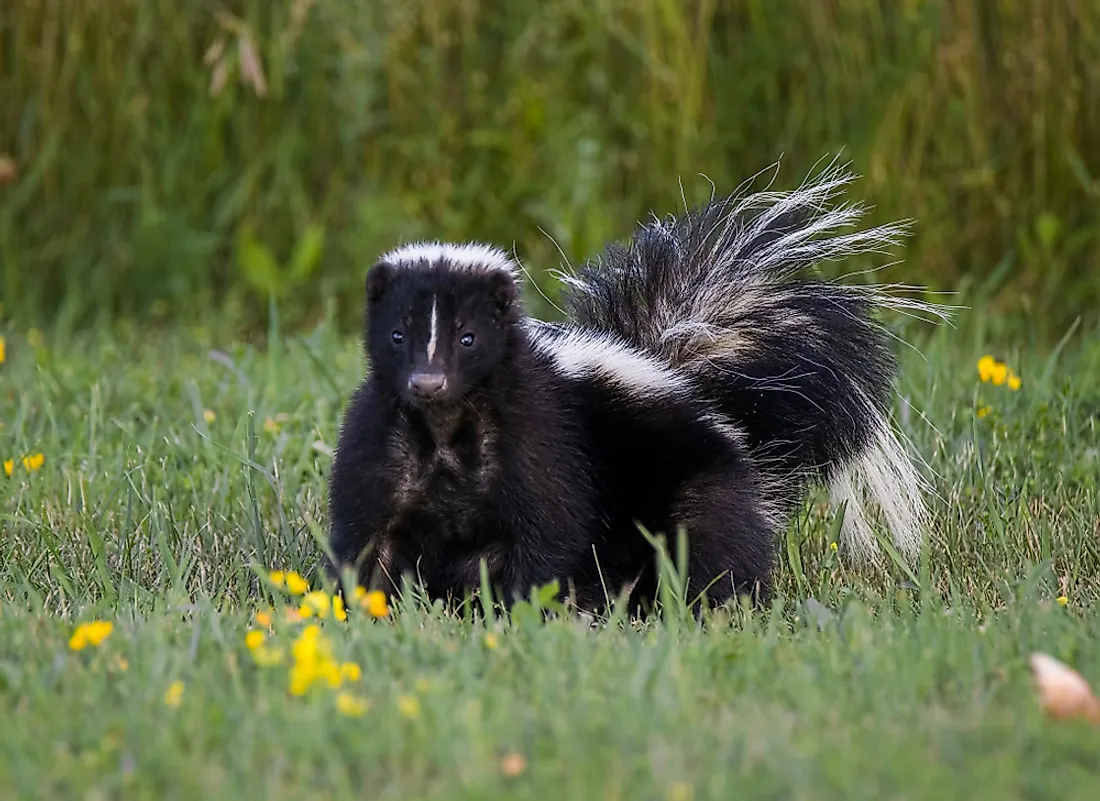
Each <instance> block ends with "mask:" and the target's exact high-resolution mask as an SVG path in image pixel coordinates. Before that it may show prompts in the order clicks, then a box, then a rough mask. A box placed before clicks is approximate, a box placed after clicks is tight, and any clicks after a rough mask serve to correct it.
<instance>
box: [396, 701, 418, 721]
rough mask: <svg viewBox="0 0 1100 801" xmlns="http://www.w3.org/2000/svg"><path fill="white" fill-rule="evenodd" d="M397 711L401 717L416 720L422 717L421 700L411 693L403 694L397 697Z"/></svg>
mask: <svg viewBox="0 0 1100 801" xmlns="http://www.w3.org/2000/svg"><path fill="white" fill-rule="evenodd" d="M397 711H398V712H399V713H400V714H401V717H403V718H408V719H409V720H415V719H416V718H418V717H420V702H419V701H417V700H416V698H414V697H413V696H411V695H402V696H399V697H398V699H397Z"/></svg>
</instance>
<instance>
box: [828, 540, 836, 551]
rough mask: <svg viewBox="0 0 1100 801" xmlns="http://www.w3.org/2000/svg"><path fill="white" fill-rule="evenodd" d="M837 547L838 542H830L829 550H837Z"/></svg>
mask: <svg viewBox="0 0 1100 801" xmlns="http://www.w3.org/2000/svg"><path fill="white" fill-rule="evenodd" d="M836 549H837V548H836V543H835V542H830V543H829V550H832V551H835V550H836Z"/></svg>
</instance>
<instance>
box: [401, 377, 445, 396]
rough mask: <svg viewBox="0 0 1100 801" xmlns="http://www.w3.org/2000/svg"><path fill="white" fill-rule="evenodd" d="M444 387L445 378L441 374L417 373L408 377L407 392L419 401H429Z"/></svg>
mask: <svg viewBox="0 0 1100 801" xmlns="http://www.w3.org/2000/svg"><path fill="white" fill-rule="evenodd" d="M446 387H447V377H446V376H445V375H444V374H443V373H436V372H431V373H428V372H417V373H413V374H412V375H410V376H409V392H410V393H412V395H413V397H415V398H419V399H420V400H431V399H432V398H435V397H436V396H438V395H440V394H441V393H442V392H443V390H444V389H446Z"/></svg>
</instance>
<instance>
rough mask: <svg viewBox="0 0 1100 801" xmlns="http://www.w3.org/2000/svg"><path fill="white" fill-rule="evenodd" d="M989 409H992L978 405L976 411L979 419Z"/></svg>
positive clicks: (988, 411) (989, 410)
mask: <svg viewBox="0 0 1100 801" xmlns="http://www.w3.org/2000/svg"><path fill="white" fill-rule="evenodd" d="M991 411H993V409H992V408H990V407H989V406H979V407H978V412H977V414H978V417H979V419H980V418H982V417H985V416H986V415H987V414H989V413H990V412H991Z"/></svg>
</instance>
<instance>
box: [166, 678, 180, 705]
mask: <svg viewBox="0 0 1100 801" xmlns="http://www.w3.org/2000/svg"><path fill="white" fill-rule="evenodd" d="M182 700H183V682H182V681H180V680H179V679H177V680H176V681H174V682H172V684H171V685H169V687H168V689H167V690H166V691H165V693H164V703H165V705H166V706H170V707H172V709H175V708H177V707H178V706H179V705H180V702H181V701H182Z"/></svg>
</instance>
